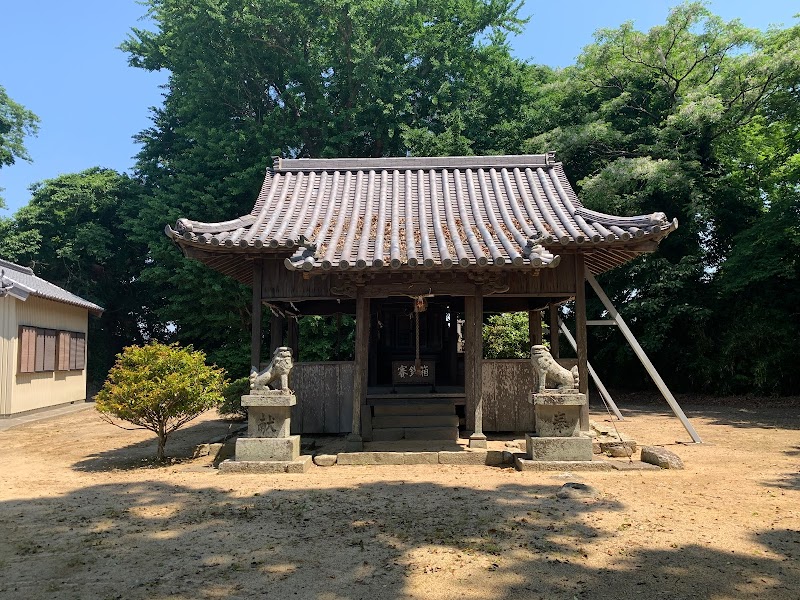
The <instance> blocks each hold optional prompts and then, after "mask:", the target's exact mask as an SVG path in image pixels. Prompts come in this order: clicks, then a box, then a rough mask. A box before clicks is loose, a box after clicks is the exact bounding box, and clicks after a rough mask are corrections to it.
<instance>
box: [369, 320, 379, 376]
mask: <svg viewBox="0 0 800 600" xmlns="http://www.w3.org/2000/svg"><path fill="white" fill-rule="evenodd" d="M371 310H372V309H370V313H371ZM369 319H370V328H369V369H368V377H367V385H378V328H377V327H373V326H372V314H369Z"/></svg>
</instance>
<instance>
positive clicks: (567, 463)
mask: <svg viewBox="0 0 800 600" xmlns="http://www.w3.org/2000/svg"><path fill="white" fill-rule="evenodd" d="M514 466H515V467H516V468H517V471H613V470H614V467H613V466H611V463H610V462H608V461H605V460H530V459H528V458H521V457H519V456H517V457H516V458H515V460H514Z"/></svg>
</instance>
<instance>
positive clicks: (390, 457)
mask: <svg viewBox="0 0 800 600" xmlns="http://www.w3.org/2000/svg"><path fill="white" fill-rule="evenodd" d="M506 455H507V456H506ZM511 457H512V455H511V454H510V453H508V452H502V451H500V450H488V451H487V450H477V451H470V450H460V451H459V450H456V451H448V450H443V451H440V452H340V453H339V456H338V459H337V461H336V464H339V465H435V464H440V465H478V466H484V465H489V466H499V465H502V464H508V465H511V464H512V463H511Z"/></svg>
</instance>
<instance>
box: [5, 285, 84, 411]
mask: <svg viewBox="0 0 800 600" xmlns="http://www.w3.org/2000/svg"><path fill="white" fill-rule="evenodd" d="M13 302H14V303H15V304H16V322H15V323H14V324H13V327H12V329H13V338H12V343H11V344H10V350H11V352H10V355H11V365H12V370H11V371H10V372H9V373H8V376H6V377H5V378H4V380H8V381H10V382H11V383H10V387H11V395H10V403H9V406H8V407H7V408H8V410H5V409H4V411H3V414H13V413H19V412H24V411H28V410H34V409H37V408H44V407H47V406H55V405H57V404H64V403H66V402H75V401H77V400H85V399H86V369H82V370H80V371H55V372H53V371H50V372H44V373H18V372H17V361H16V357H17V352H18V350H17V340H16V336H17V329H18V327H19V325H31V326H34V327H44V328H47V329H59V330H67V331H76V332H83V333H86V332H87V329H88V324H89V313H88V311H87V310H86V309H85V308H78V307H77V306H70V305H68V304H63V303H61V302H53V301H51V300H45V299H44V298H37V297H35V296H29V297H28V299H27V300H26V301H25V302H20V301H18V300H13ZM0 318H1V317H0ZM5 331H6V330H5V328H4V337H5ZM3 356H4V359H3V361H4V362H7V357H8V348H6V349H4V355H3Z"/></svg>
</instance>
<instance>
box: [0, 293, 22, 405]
mask: <svg viewBox="0 0 800 600" xmlns="http://www.w3.org/2000/svg"><path fill="white" fill-rule="evenodd" d="M17 302H18V300H17V299H16V298H12V297H11V296H5V297H3V298H0V415H6V414H8V413H9V412H11V393H12V385H13V382H14V376H15V374H16V367H17V361H16V358H17V344H16V339H17Z"/></svg>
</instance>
